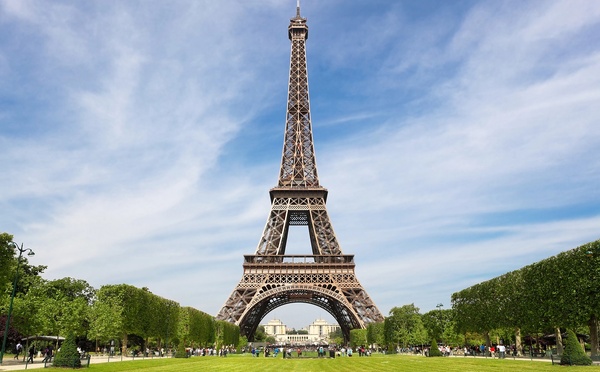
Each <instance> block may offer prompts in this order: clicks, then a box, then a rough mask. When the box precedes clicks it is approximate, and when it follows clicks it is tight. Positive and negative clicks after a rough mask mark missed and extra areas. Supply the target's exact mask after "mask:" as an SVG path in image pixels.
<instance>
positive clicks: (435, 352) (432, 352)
mask: <svg viewBox="0 0 600 372" xmlns="http://www.w3.org/2000/svg"><path fill="white" fill-rule="evenodd" d="M429 356H430V357H441V356H443V355H442V352H441V351H440V349H439V348H438V344H437V341H436V340H435V338H434V339H432V340H431V346H430V347H429Z"/></svg>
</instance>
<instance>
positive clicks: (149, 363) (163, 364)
mask: <svg viewBox="0 0 600 372" xmlns="http://www.w3.org/2000/svg"><path fill="white" fill-rule="evenodd" d="M565 368H567V367H563V366H558V365H554V366H553V365H551V363H548V362H531V361H524V360H511V359H504V360H498V359H483V358H481V359H479V358H425V357H418V356H405V355H388V356H384V355H374V356H372V357H362V358H361V357H358V356H354V357H351V358H348V357H345V358H335V359H329V358H323V359H308V358H306V359H303V358H292V359H283V358H281V357H279V358H277V359H275V358H272V357H271V358H264V357H259V358H252V357H251V356H249V355H245V356H240V355H230V356H228V357H226V358H219V357H193V358H189V359H173V358H170V359H155V360H137V361H131V362H114V363H102V364H95V365H91V366H90V368H89V370H90V372H124V371H141V370H144V371H173V372H181V371H223V372H252V371H261V372H262V371H265V372H281V371H286V372H287V371H293V372H340V371H344V372H345V371H360V372H380V371H394V372H395V371H403V372H405V371H408V372H412V371H443V372H486V371H490V372H491V371H493V372H499V371H511V372H514V371H555V372H556V371H565V370H568V371H579V370H586V371H589V372H599V371H600V367H598V366H592V367H568V369H565Z"/></svg>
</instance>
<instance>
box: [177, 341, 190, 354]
mask: <svg viewBox="0 0 600 372" xmlns="http://www.w3.org/2000/svg"><path fill="white" fill-rule="evenodd" d="M187 357H188V354H187V351H186V350H185V344H184V342H183V340H182V341H181V342H179V347H178V348H177V351H176V352H175V358H187Z"/></svg>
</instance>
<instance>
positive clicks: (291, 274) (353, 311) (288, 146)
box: [217, 0, 383, 341]
mask: <svg viewBox="0 0 600 372" xmlns="http://www.w3.org/2000/svg"><path fill="white" fill-rule="evenodd" d="M288 36H289V38H290V41H291V48H292V49H291V56H290V77H289V87H288V103H287V116H286V126H285V134H284V142H283V156H282V160H281V170H280V173H279V182H278V184H277V186H276V187H274V188H273V189H271V190H270V191H269V194H270V196H271V212H270V214H269V218H268V219H267V224H266V226H265V229H264V232H263V235H262V237H261V239H260V242H259V243H258V247H257V248H256V252H255V253H254V255H247V256H244V264H243V268H244V274H243V276H242V280H240V282H239V283H238V285H237V287H236V288H235V289H234V290H233V293H232V294H231V296H230V297H229V299H227V301H226V302H225V305H223V308H222V309H221V311H219V314H218V315H217V319H219V320H226V321H229V322H232V323H235V324H237V325H239V327H240V331H241V333H242V335H245V336H247V337H248V339H249V340H250V341H252V340H253V339H254V332H255V331H256V329H257V327H258V325H259V322H260V321H261V320H262V319H263V317H264V316H265V315H266V314H268V313H269V312H270V311H272V310H273V309H276V308H278V307H280V306H283V305H286V304H290V303H308V304H312V305H316V306H319V307H321V308H323V309H324V310H326V311H327V312H329V313H330V314H331V315H332V316H333V317H334V318H335V319H336V320H337V322H338V324H339V325H340V328H341V329H342V333H343V335H344V338H345V339H346V340H348V339H349V337H350V330H351V329H354V328H365V327H366V325H367V324H368V323H372V322H381V321H383V316H382V315H381V313H380V312H379V310H378V309H377V307H376V306H375V304H374V303H373V301H372V300H371V298H370V297H369V295H368V294H367V292H366V291H365V289H364V288H363V287H362V285H361V284H360V283H359V281H358V279H357V278H356V275H355V273H354V266H355V265H354V256H353V255H345V254H342V249H341V248H340V245H339V243H338V240H337V237H336V236H335V233H334V231H333V226H332V225H331V221H330V220H329V216H328V214H327V208H326V206H325V202H326V200H327V189H325V188H324V187H322V186H321V185H320V184H319V177H318V176H317V163H316V160H315V151H314V144H313V136H312V124H311V119H310V102H309V98H308V75H307V69H306V49H305V47H306V39H307V38H308V26H307V24H306V18H302V17H301V16H300V0H298V3H297V5H296V16H295V17H294V18H292V19H291V20H290V25H289V27H288ZM290 226H308V233H309V237H310V245H311V247H312V255H286V254H285V248H286V243H287V237H288V230H289V227H290Z"/></svg>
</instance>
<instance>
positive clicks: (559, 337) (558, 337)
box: [554, 328, 563, 355]
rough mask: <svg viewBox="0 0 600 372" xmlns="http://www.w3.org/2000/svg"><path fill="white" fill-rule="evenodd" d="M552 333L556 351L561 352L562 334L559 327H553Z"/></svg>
mask: <svg viewBox="0 0 600 372" xmlns="http://www.w3.org/2000/svg"><path fill="white" fill-rule="evenodd" d="M554 335H555V336H556V352H557V353H558V355H562V354H563V342H562V334H561V333H560V328H554Z"/></svg>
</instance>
